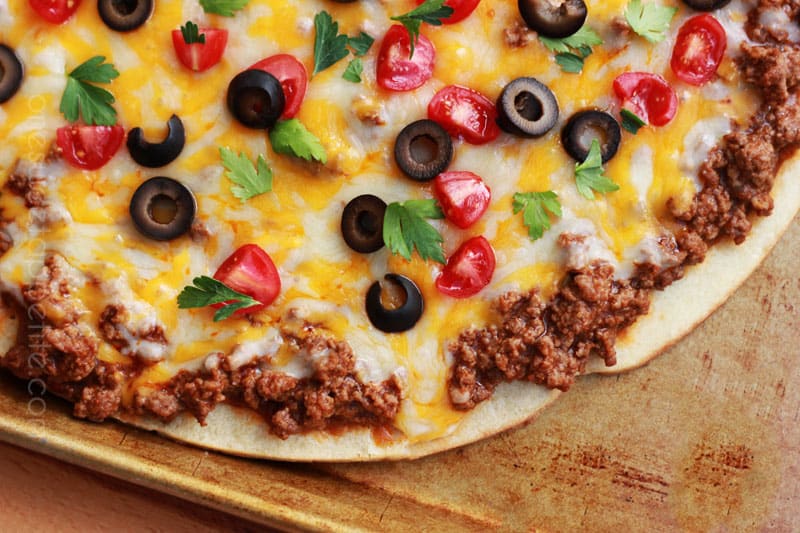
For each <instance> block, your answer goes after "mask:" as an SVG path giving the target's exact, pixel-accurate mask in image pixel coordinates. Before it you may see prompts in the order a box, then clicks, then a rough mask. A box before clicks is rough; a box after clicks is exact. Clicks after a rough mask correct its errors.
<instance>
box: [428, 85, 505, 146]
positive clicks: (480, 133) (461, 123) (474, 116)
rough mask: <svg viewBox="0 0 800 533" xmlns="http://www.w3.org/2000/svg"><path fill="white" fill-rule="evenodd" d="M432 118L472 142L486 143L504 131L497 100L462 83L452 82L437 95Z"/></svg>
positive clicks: (455, 134) (429, 114)
mask: <svg viewBox="0 0 800 533" xmlns="http://www.w3.org/2000/svg"><path fill="white" fill-rule="evenodd" d="M428 118H429V119H431V120H434V121H436V122H438V123H439V125H440V126H442V127H443V128H444V129H446V130H447V131H448V132H449V133H450V135H452V136H453V137H463V138H464V140H465V141H467V142H468V143H471V144H485V143H487V142H489V141H493V140H494V139H496V138H497V136H498V135H500V128H499V127H498V126H497V109H496V108H495V106H494V102H492V101H491V100H489V99H488V98H486V97H485V96H483V95H482V94H481V93H479V92H478V91H474V90H472V89H468V88H466V87H461V86H459V85H448V86H447V87H445V88H443V89H441V90H440V91H439V92H438V93H436V94H435V95H433V98H432V99H431V102H430V103H429V104H428Z"/></svg>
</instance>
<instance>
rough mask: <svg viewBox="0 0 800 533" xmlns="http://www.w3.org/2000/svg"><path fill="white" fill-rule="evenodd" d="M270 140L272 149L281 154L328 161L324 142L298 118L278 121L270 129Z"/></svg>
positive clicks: (321, 161)
mask: <svg viewBox="0 0 800 533" xmlns="http://www.w3.org/2000/svg"><path fill="white" fill-rule="evenodd" d="M269 140H270V143H272V149H273V150H275V152H277V153H279V154H288V155H293V156H295V157H300V158H302V159H305V160H306V161H311V160H312V159H315V160H317V161H319V162H320V163H322V164H325V163H326V162H327V161H328V155H327V154H326V153H325V148H324V147H323V146H322V143H320V141H319V139H317V138H316V137H315V136H314V134H313V133H311V132H310V131H308V130H307V129H306V127H305V126H303V123H302V122H300V121H299V120H297V119H296V118H292V119H289V120H281V121H278V123H277V124H275V125H274V126H273V127H272V129H271V130H270V131H269Z"/></svg>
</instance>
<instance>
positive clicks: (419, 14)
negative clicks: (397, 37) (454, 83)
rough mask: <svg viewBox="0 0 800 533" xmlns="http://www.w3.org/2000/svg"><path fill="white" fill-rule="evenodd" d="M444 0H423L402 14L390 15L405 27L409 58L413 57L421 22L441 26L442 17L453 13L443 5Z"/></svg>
mask: <svg viewBox="0 0 800 533" xmlns="http://www.w3.org/2000/svg"><path fill="white" fill-rule="evenodd" d="M444 2H445V0H425V2H423V3H422V4H421V5H420V6H419V7H417V8H416V9H414V10H412V11H409V12H408V13H405V14H403V15H398V16H396V17H391V19H392V20H396V21H397V22H399V23H400V24H402V25H403V26H405V27H406V30H408V35H409V36H410V37H411V53H410V54H409V56H408V57H409V58H411V57H414V46H415V45H416V44H417V40H418V39H419V28H420V26H421V25H422V23H423V22H427V23H428V24H430V25H431V26H441V25H442V19H446V18H447V17H449V16H450V15H452V14H453V8H452V7H450V6H446V5H444Z"/></svg>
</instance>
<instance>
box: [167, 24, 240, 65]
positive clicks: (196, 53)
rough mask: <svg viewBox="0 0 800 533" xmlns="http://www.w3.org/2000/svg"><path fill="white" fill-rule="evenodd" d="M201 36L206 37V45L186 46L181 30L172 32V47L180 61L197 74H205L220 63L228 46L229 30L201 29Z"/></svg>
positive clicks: (194, 44)
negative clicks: (204, 72)
mask: <svg viewBox="0 0 800 533" xmlns="http://www.w3.org/2000/svg"><path fill="white" fill-rule="evenodd" d="M200 35H205V37H206V42H205V43H191V44H186V40H184V38H183V34H182V33H181V30H172V45H173V46H174V47H175V53H176V54H177V55H178V59H179V60H180V62H181V63H183V65H184V66H185V67H186V68H188V69H191V70H194V71H195V72H203V71H204V70H208V69H210V68H211V67H213V66H214V65H216V64H217V63H219V60H220V59H222V53H223V52H225V46H226V45H227V44H228V30H220V29H217V28H200Z"/></svg>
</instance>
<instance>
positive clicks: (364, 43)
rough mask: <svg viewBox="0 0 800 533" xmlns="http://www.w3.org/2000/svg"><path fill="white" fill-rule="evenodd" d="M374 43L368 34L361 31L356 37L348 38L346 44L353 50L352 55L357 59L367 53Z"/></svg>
mask: <svg viewBox="0 0 800 533" xmlns="http://www.w3.org/2000/svg"><path fill="white" fill-rule="evenodd" d="M374 42H375V39H373V38H372V36H371V35H369V34H368V33H364V32H363V31H362V32H361V33H359V34H358V36H356V37H348V38H347V44H348V46H350V48H352V49H353V53H354V54H355V55H356V56H357V57H361V56H363V55H365V54H366V53H367V52H369V49H370V48H371V47H372V43H374Z"/></svg>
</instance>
